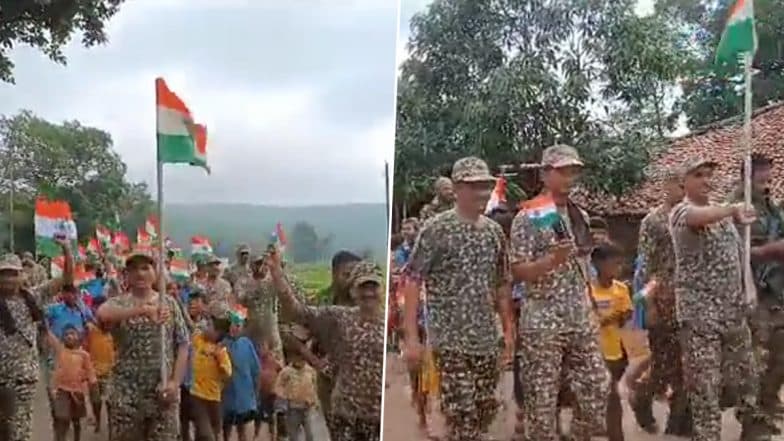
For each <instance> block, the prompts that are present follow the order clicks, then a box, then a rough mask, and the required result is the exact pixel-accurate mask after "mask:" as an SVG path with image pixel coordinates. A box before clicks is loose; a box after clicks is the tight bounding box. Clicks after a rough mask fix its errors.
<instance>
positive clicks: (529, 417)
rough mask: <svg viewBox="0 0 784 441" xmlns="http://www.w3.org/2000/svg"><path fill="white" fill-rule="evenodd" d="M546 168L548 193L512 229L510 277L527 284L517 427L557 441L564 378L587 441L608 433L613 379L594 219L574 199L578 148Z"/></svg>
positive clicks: (548, 159) (533, 440) (562, 151)
mask: <svg viewBox="0 0 784 441" xmlns="http://www.w3.org/2000/svg"><path fill="white" fill-rule="evenodd" d="M541 165H542V181H543V183H544V190H543V191H542V193H541V194H540V195H539V196H537V197H536V198H534V199H532V200H530V201H526V202H525V203H524V204H523V207H522V210H521V211H520V212H519V213H518V214H517V216H515V219H514V221H513V223H512V230H511V241H512V245H511V252H510V254H511V261H512V275H513V276H514V279H515V281H517V282H525V287H526V292H525V296H524V298H523V300H522V303H521V308H520V309H521V314H520V320H519V323H518V331H517V332H518V339H519V342H520V344H519V348H518V352H517V357H518V360H519V363H520V368H519V371H520V372H519V375H520V383H521V384H523V385H525V386H524V387H525V393H524V394H523V396H522V400H521V401H522V403H521V406H520V407H521V412H519V413H518V417H519V418H521V419H522V421H521V422H519V423H518V427H520V428H521V429H522V430H523V432H524V434H523V435H522V437H521V439H522V440H524V441H555V440H556V439H558V435H557V429H556V422H557V405H558V396H559V391H560V390H561V386H562V384H561V379H562V378H564V377H565V378H568V379H569V380H570V384H569V387H570V389H571V391H572V392H573V393H574V396H575V404H574V405H575V419H574V422H573V425H572V427H573V428H574V429H573V430H572V432H573V434H574V439H575V440H578V441H587V440H590V439H591V437H592V436H593V435H594V434H596V433H603V432H605V430H604V428H605V426H606V422H605V418H606V407H607V406H606V403H607V401H606V396H607V394H608V390H609V386H610V381H609V376H608V374H607V370H606V369H605V364H604V360H603V359H602V354H601V353H600V351H599V345H598V341H599V329H598V323H597V321H596V320H595V319H593V318H592V316H591V307H592V304H593V303H592V302H591V301H590V299H589V295H590V293H589V292H588V281H589V280H588V277H589V274H588V262H587V259H586V256H587V253H588V252H590V250H591V249H592V247H593V242H592V238H591V233H590V229H589V222H588V216H587V214H586V213H585V212H584V211H582V210H581V209H580V208H579V207H577V206H576V205H575V204H574V203H573V202H572V201H571V200H570V199H569V192H570V190H571V189H572V187H573V185H574V183H575V182H576V180H577V177H578V176H579V174H580V173H581V171H582V167H583V162H582V161H581V160H580V157H579V155H578V153H577V151H576V150H575V149H574V148H573V147H570V146H567V145H555V146H552V147H548V148H547V149H545V151H544V152H543V153H542V164H541ZM554 416H555V418H553V417H554Z"/></svg>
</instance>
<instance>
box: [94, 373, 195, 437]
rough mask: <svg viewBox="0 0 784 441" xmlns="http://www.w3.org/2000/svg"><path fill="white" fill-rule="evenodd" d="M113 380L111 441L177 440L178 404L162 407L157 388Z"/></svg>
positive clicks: (110, 404) (110, 388)
mask: <svg viewBox="0 0 784 441" xmlns="http://www.w3.org/2000/svg"><path fill="white" fill-rule="evenodd" d="M140 383H141V384H138V385H137V384H132V383H130V382H128V381H113V382H112V383H111V384H110V387H109V394H108V398H107V405H108V406H109V408H111V409H112V411H111V413H110V414H109V427H110V429H111V434H110V435H111V436H110V439H111V440H112V441H138V440H139V439H143V440H145V441H175V440H178V439H179V437H180V407H179V403H177V404H175V405H171V406H167V407H163V406H162V405H161V403H160V399H159V395H158V392H157V391H156V387H157V385H155V386H152V387H150V385H149V384H144V383H145V382H140Z"/></svg>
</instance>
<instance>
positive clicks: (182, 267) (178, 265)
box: [169, 259, 191, 282]
mask: <svg viewBox="0 0 784 441" xmlns="http://www.w3.org/2000/svg"><path fill="white" fill-rule="evenodd" d="M169 274H170V275H171V276H172V278H174V279H175V280H177V281H180V282H185V281H187V280H188V279H190V277H191V272H190V265H189V263H188V261H187V260H184V259H172V261H171V262H170V263H169Z"/></svg>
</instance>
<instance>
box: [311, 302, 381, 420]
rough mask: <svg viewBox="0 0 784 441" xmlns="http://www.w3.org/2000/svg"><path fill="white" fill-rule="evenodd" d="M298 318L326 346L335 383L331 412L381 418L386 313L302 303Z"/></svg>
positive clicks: (351, 416)
mask: <svg viewBox="0 0 784 441" xmlns="http://www.w3.org/2000/svg"><path fill="white" fill-rule="evenodd" d="M299 305H300V306H299V307H298V311H296V317H297V321H299V322H300V323H302V324H303V325H305V326H306V327H307V328H308V330H310V332H311V334H312V335H313V336H314V337H315V339H316V341H317V342H319V343H323V342H324V341H329V342H331V343H332V344H331V345H323V344H322V345H320V346H321V347H322V348H324V349H325V350H326V353H327V357H328V359H329V363H330V365H331V367H332V372H333V373H334V375H335V387H334V389H333V390H332V400H331V408H332V413H334V414H335V415H340V416H342V417H348V418H358V419H362V420H371V421H378V420H379V419H380V418H381V391H382V390H384V384H383V379H382V375H383V371H384V333H385V332H384V317H383V315H381V314H379V316H378V317H376V318H375V319H371V320H367V319H363V318H362V317H361V316H360V314H359V308H358V307H347V306H307V305H304V304H302V303H300V304H299Z"/></svg>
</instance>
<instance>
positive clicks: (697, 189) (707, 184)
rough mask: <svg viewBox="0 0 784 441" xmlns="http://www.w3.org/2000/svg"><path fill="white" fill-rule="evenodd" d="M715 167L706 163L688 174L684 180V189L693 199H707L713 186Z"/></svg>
mask: <svg viewBox="0 0 784 441" xmlns="http://www.w3.org/2000/svg"><path fill="white" fill-rule="evenodd" d="M712 180H713V167H711V166H709V165H704V166H702V167H699V168H697V169H696V170H693V171H692V172H690V173H689V174H687V175H686V179H684V181H683V189H684V191H685V193H686V196H688V197H689V198H691V199H694V200H697V201H707V200H708V196H709V195H710V192H711V190H712V189H713V186H712V184H711V181H712Z"/></svg>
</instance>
